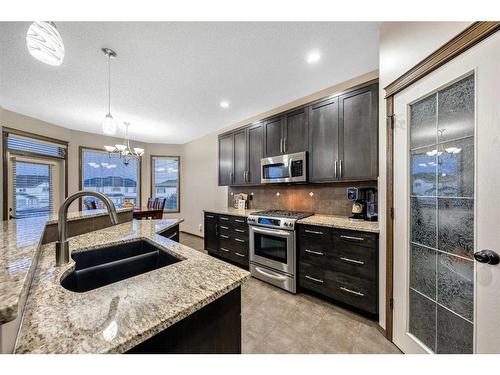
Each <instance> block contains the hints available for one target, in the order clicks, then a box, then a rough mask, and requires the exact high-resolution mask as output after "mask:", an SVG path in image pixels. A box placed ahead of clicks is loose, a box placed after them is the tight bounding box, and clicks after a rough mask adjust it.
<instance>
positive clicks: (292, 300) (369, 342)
mask: <svg viewBox="0 0 500 375" xmlns="http://www.w3.org/2000/svg"><path fill="white" fill-rule="evenodd" d="M180 241H181V243H183V244H184V245H187V246H189V247H192V248H194V249H197V250H200V251H204V250H203V239H202V238H199V237H196V236H193V235H190V234H187V233H181V237H180ZM241 299H242V306H241V308H242V352H243V353H247V354H250V353H294V354H298V353H366V354H368V353H381V354H391V353H401V352H400V351H399V350H398V348H397V347H396V346H394V345H393V344H392V343H391V342H389V341H388V340H386V339H385V337H384V336H383V335H382V334H381V333H380V331H379V330H378V329H377V323H375V322H372V321H370V320H368V319H366V318H364V317H362V316H359V315H357V314H355V313H353V312H350V311H348V310H345V309H342V308H340V307H338V306H336V305H334V304H331V303H329V302H326V301H323V300H321V299H319V298H316V297H313V296H310V295H308V294H305V293H300V294H297V295H293V294H291V293H288V292H285V291H283V290H281V289H279V288H276V287H274V286H271V285H269V284H267V283H265V282H262V281H259V280H257V279H254V278H252V279H251V280H250V281H249V282H247V283H245V284H244V285H243V286H242V296H241Z"/></svg>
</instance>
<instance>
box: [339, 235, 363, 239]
mask: <svg viewBox="0 0 500 375" xmlns="http://www.w3.org/2000/svg"><path fill="white" fill-rule="evenodd" d="M340 238H344V239H346V240H354V241H364V240H365V239H364V238H363V237H353V236H344V235H343V234H342V235H341V236H340Z"/></svg>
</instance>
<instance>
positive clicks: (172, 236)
mask: <svg viewBox="0 0 500 375" xmlns="http://www.w3.org/2000/svg"><path fill="white" fill-rule="evenodd" d="M175 236H177V232H175V233H173V234H171V235H170V236H168V239H169V240H171V239H172V238H174V237H175Z"/></svg>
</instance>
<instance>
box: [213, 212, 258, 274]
mask: <svg viewBox="0 0 500 375" xmlns="http://www.w3.org/2000/svg"><path fill="white" fill-rule="evenodd" d="M248 246H249V244H248V224H247V221H246V218H244V217H239V216H231V215H220V214H214V213H209V212H205V250H207V251H208V253H209V254H210V255H213V256H216V257H218V258H221V259H224V260H228V261H230V262H232V263H235V264H237V265H240V266H243V267H245V268H248V267H249V258H248Z"/></svg>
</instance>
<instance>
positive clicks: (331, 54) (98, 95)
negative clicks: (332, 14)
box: [0, 22, 380, 143]
mask: <svg viewBox="0 0 500 375" xmlns="http://www.w3.org/2000/svg"><path fill="white" fill-rule="evenodd" d="M29 24H30V23H28V22H0V51H1V53H0V106H2V107H3V108H5V109H8V110H11V111H15V112H19V113H22V114H25V115H28V116H32V117H35V118H38V119H41V120H44V121H48V122H52V123H54V124H57V125H60V126H64V127H67V128H71V129H77V130H82V131H87V132H92V133H98V134H101V133H102V131H101V121H102V119H103V118H104V116H105V114H106V112H107V60H106V59H105V58H104V56H103V55H102V53H101V51H100V49H101V47H110V48H112V49H114V50H115V51H116V52H117V54H118V58H117V59H116V60H113V61H112V98H111V112H112V114H113V116H114V117H115V118H116V119H117V120H120V121H128V122H131V123H132V125H131V129H130V133H131V138H133V139H135V140H141V141H145V142H155V143H185V142H188V141H190V140H193V139H195V138H198V137H200V136H202V135H204V134H207V133H210V132H212V131H215V130H218V129H221V128H224V127H226V126H228V125H231V124H233V123H236V122H238V121H241V120H244V119H245V118H248V117H251V116H253V115H256V114H258V113H261V112H265V111H267V110H270V109H272V108H275V107H277V106H280V105H282V104H285V103H287V102H290V101H292V100H295V99H298V98H300V97H302V96H305V95H308V94H310V93H313V92H315V91H318V90H320V89H323V88H325V87H328V86H331V85H333V84H336V83H340V82H342V81H345V80H347V79H350V78H353V77H355V76H358V75H360V74H363V73H366V72H369V71H372V70H374V69H377V68H378V33H379V27H380V23H377V22H353V23H343V22H327V23H309V22H307V23H306V22H288V23H267V22H266V23H232V22H231V23H220V22H212V23H210V22H200V23H176V22H58V23H57V27H58V30H59V32H60V34H61V36H62V38H63V41H64V45H65V50H66V55H65V58H64V62H63V63H62V65H61V66H59V67H53V66H49V65H45V64H43V63H41V62H39V61H37V60H35V59H34V58H33V57H31V56H30V54H29V52H28V51H27V48H26V42H25V38H26V31H27V29H28V27H29ZM315 49H316V50H319V51H321V55H322V57H321V60H320V61H319V62H318V63H317V64H315V65H309V64H307V62H306V55H307V53H308V52H309V51H311V50H315ZM222 99H227V100H229V102H230V103H231V104H230V107H229V108H227V109H222V108H220V107H219V102H220V101H221V100H222Z"/></svg>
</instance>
